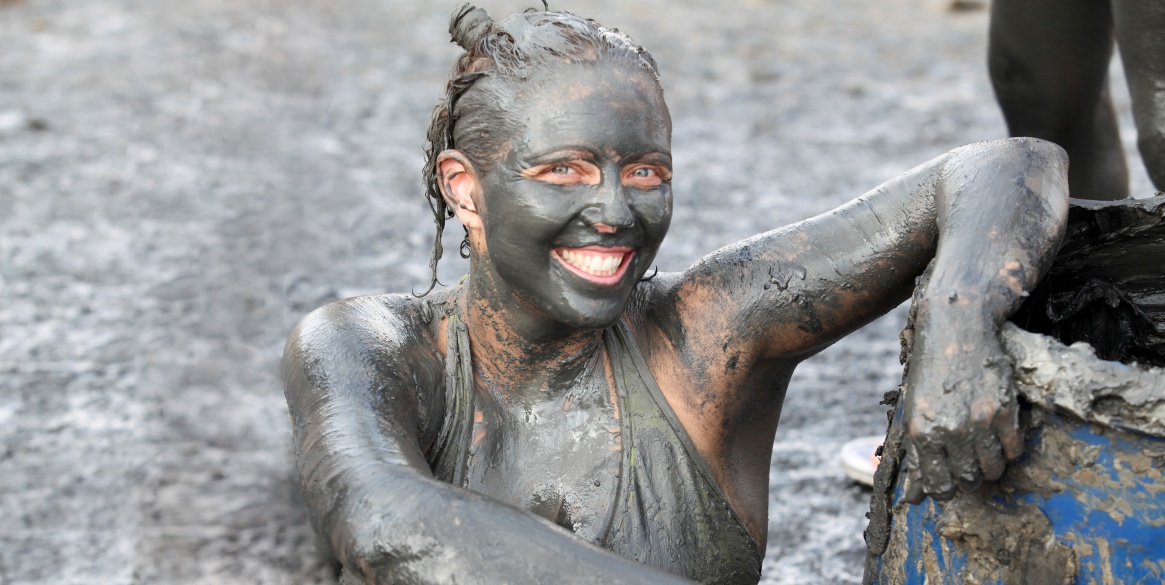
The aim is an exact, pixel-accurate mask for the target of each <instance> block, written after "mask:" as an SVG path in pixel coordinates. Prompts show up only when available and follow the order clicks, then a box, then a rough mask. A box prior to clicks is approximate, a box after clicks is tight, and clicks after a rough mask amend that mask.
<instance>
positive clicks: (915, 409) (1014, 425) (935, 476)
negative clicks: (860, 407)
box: [904, 139, 1068, 502]
mask: <svg viewBox="0 0 1165 585" xmlns="http://www.w3.org/2000/svg"><path fill="white" fill-rule="evenodd" d="M1005 144H1007V145H1008V147H1009V148H1008V149H1007V150H1006V151H999V149H997V148H995V147H994V146H993V143H986V144H976V145H971V146H969V147H966V149H964V150H963V151H961V152H959V153H958V155H957V156H953V157H952V158H951V159H950V160H949V161H947V162H946V163H945V164H944V167H943V170H942V172H941V174H940V178H941V180H940V182H939V189H938V190H937V191H936V198H935V201H936V204H937V206H938V207H937V220H938V228H939V234H940V237H939V242H938V249H937V251H936V254H935V259H934V264H933V267H932V272H931V273H930V274H928V275H927V276H926V278H924V279H923V281H922V282H921V283H920V288H919V290H918V291H917V292H916V293H915V294H916V297H915V311H916V315H915V321H914V334H913V349H912V355H911V359H910V363H909V364H908V373H907V378H906V404H905V411H904V416H905V422H906V429H907V440H906V447H907V467H908V469H909V470H910V471H909V481H908V485H907V498H908V499H909V500H911V501H913V502H918V501H921V500H922V498H923V497H924V496H925V495H931V496H934V497H935V498H938V499H946V498H949V497H951V496H953V495H954V494H955V492H956V491H958V490H959V489H963V490H971V489H974V488H975V487H977V486H978V485H979V483H980V482H981V481H982V480H984V479H986V480H994V479H997V478H998V477H999V476H1000V475H1001V474H1002V473H1003V469H1004V463H1005V461H1006V460H1011V459H1014V458H1016V457H1018V456H1019V454H1020V453H1021V452H1022V449H1023V441H1022V437H1021V436H1020V435H1019V431H1018V421H1017V417H1018V409H1017V405H1016V399H1015V395H1014V391H1013V389H1012V387H1011V383H1010V382H1011V376H1012V369H1011V362H1010V360H1009V359H1008V358H1007V357H1006V355H1005V354H1004V353H1003V350H1002V348H1001V346H1000V342H999V337H998V334H999V328H1000V326H1001V325H1002V323H1003V321H1004V320H1006V319H1007V318H1008V317H1009V316H1010V315H1011V314H1012V313H1013V312H1014V311H1015V310H1016V309H1018V308H1019V305H1020V304H1021V303H1022V302H1023V299H1024V298H1025V297H1026V296H1027V292H1028V291H1031V290H1032V289H1034V288H1035V285H1036V283H1037V281H1038V280H1039V279H1040V277H1041V276H1042V275H1043V274H1044V273H1045V272H1046V271H1047V270H1048V268H1049V267H1050V266H1051V263H1052V260H1053V258H1054V255H1055V252H1056V251H1057V250H1058V248H1059V243H1060V240H1061V238H1062V237H1063V233H1064V226H1065V222H1066V219H1067V210H1068V199H1067V198H1068V185H1067V166H1068V161H1067V157H1066V155H1065V154H1064V152H1063V151H1062V150H1061V149H1059V148H1058V147H1056V146H1054V145H1052V144H1050V143H1047V142H1041V141H1036V140H1034V139H1012V140H1009V141H1006V142H1005Z"/></svg>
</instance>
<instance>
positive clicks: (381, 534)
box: [319, 474, 446, 584]
mask: <svg viewBox="0 0 1165 585" xmlns="http://www.w3.org/2000/svg"><path fill="white" fill-rule="evenodd" d="M393 475H394V476H393V477H381V478H378V479H377V480H376V481H374V482H371V483H370V484H368V487H363V488H350V489H349V490H347V491H346V493H345V494H344V497H342V498H340V499H339V500H338V501H336V502H334V505H333V506H332V507H331V508H330V511H329V512H328V513H327V514H326V515H325V516H324V517H321V518H319V520H320V522H319V527H320V528H321V534H322V535H323V537H324V538H325V539H326V540H327V542H328V545H329V546H331V548H332V551H333V553H335V555H336V557H337V558H338V559H339V560H340V562H341V563H343V564H344V566H345V567H347V569H348V570H349V571H352V572H354V573H356V574H357V575H359V576H360V577H362V578H363V579H364V580H365V581H366V582H367V583H369V584H372V583H377V582H388V583H395V582H399V581H405V582H413V581H416V579H408V578H403V577H405V576H408V575H412V576H416V575H418V574H420V573H424V572H425V570H424V569H423V567H424V566H427V565H429V564H431V561H433V560H435V559H436V558H437V557H440V556H441V555H442V551H443V550H444V548H445V547H444V546H443V544H442V542H441V541H440V539H439V538H437V536H438V533H439V532H441V531H440V525H441V524H442V521H441V519H440V518H438V517H437V516H439V515H437V514H433V513H432V511H433V510H443V509H445V507H446V504H445V503H442V502H437V501H433V500H434V499H441V495H440V493H439V490H435V489H433V486H432V485H431V483H430V482H426V481H424V480H423V479H421V478H417V481H409V480H408V479H407V478H402V477H396V476H395V474H393ZM423 510H429V511H430V512H429V513H428V514H427V515H426V517H425V518H421V517H418V515H417V514H418V513H419V512H418V511H423ZM434 530H436V531H437V532H436V533H435V532H434ZM421 581H424V580H423V579H422V580H421Z"/></svg>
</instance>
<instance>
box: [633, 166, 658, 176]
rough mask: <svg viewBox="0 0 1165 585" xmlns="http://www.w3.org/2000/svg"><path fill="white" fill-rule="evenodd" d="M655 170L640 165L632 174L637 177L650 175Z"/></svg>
mask: <svg viewBox="0 0 1165 585" xmlns="http://www.w3.org/2000/svg"><path fill="white" fill-rule="evenodd" d="M654 172H655V171H653V170H651V169H649V168H647V167H640V168H638V169H635V170H634V171H633V172H632V173H631V174H632V175H634V176H636V177H650V176H651V175H652V174H653V173H654Z"/></svg>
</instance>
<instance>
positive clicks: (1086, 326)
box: [1012, 195, 1165, 366]
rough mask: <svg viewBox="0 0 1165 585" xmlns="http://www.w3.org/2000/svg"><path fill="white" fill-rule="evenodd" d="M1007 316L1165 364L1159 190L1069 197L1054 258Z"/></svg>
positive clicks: (1125, 356) (1163, 218) (1164, 243)
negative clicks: (1115, 197)
mask: <svg viewBox="0 0 1165 585" xmlns="http://www.w3.org/2000/svg"><path fill="white" fill-rule="evenodd" d="M1012 321H1013V322H1015V323H1016V324H1018V325H1019V326H1020V327H1023V328H1024V329H1026V330H1028V331H1031V332H1033V333H1043V334H1046V335H1050V336H1052V337H1055V338H1056V339H1058V340H1060V342H1062V343H1064V344H1065V345H1071V344H1073V343H1075V342H1077V341H1083V342H1086V343H1088V344H1089V345H1091V346H1092V347H1093V348H1094V349H1095V350H1096V355H1097V356H1098V357H1100V358H1101V359H1105V360H1114V361H1120V362H1124V363H1130V362H1137V363H1140V364H1147V365H1153V366H1165V195H1158V196H1157V197H1153V198H1151V199H1140V200H1133V201H1129V200H1126V201H1110V202H1093V201H1081V200H1076V201H1073V205H1072V208H1071V209H1070V210H1069V212H1068V232H1067V235H1066V236H1065V238H1064V246H1063V248H1061V250H1060V253H1059V255H1058V256H1057V257H1056V262H1055V264H1053V265H1052V268H1051V270H1050V271H1049V272H1048V275H1047V276H1045V277H1044V279H1043V281H1041V283H1040V285H1039V286H1038V287H1037V288H1036V290H1035V291H1034V292H1033V293H1032V295H1031V297H1030V298H1029V299H1028V302H1026V303H1024V305H1023V306H1022V307H1021V308H1020V310H1019V311H1018V312H1017V313H1016V314H1015V316H1014V317H1012Z"/></svg>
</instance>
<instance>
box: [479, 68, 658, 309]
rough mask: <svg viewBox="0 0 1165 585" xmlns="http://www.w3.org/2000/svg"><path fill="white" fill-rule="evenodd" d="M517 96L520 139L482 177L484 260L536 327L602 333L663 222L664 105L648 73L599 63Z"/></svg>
mask: <svg viewBox="0 0 1165 585" xmlns="http://www.w3.org/2000/svg"><path fill="white" fill-rule="evenodd" d="M520 91H521V94H520V95H518V96H516V99H515V104H514V105H515V106H516V109H517V114H516V115H515V118H514V119H516V120H517V121H518V122H519V125H520V126H521V129H520V130H519V131H518V132H517V133H516V134H515V136H514V137H513V139H512V140H511V141H510V144H509V146H510V149H509V151H508V152H507V154H506V156H505V157H503V158H502V159H501V160H500V161H499V162H498V163H497V164H496V165H495V166H494V167H493V168H492V169H491V170H490V171H489V172H487V173H485V174H484V175H483V177H482V187H483V192H484V197H483V201H482V206H481V208H479V212H480V214H481V217H482V225H483V228H484V234H485V240H486V245H487V249H488V258H489V261H490V262H492V264H493V267H494V269H495V271H496V273H497V274H498V275H499V276H500V277H501V280H502V281H504V283H505V284H506V286H507V287H508V288H510V289H511V291H512V292H513V293H514V294H515V296H516V297H517V298H518V299H520V300H521V301H523V302H524V303H525V304H527V305H529V306H532V307H533V308H535V309H536V310H537V311H538V312H540V313H543V314H544V316H546V317H549V318H551V319H553V320H555V321H558V322H561V323H564V324H567V325H571V326H575V327H606V326H609V325H611V324H612V323H614V322H615V321H616V320H617V319H618V317H619V315H620V313H622V311H623V308H624V306H625V304H626V302H627V299H628V297H629V296H630V294H631V291H632V290H633V289H634V287H635V285H636V283H637V282H638V281H639V280H640V278H642V277H643V275H644V273H645V272H646V271H647V269H648V266H649V265H650V264H651V262H652V260H653V259H654V258H655V254H656V251H658V249H659V245H660V243H661V242H662V241H663V237H664V235H665V234H666V233H667V229H668V226H669V225H670V223H671V210H672V193H671V118H670V116H669V115H668V111H667V106H666V105H665V104H664V102H663V96H662V95H660V93H659V91H658V90H657V89H656V86H655V83H654V81H653V80H652V79H651V78H650V77H649V76H648V74H647V73H646V72H643V71H638V70H634V69H631V68H621V67H610V66H609V65H604V64H601V63H599V64H594V65H590V64H588V65H570V66H564V67H562V68H561V69H559V70H558V71H557V72H555V73H553V74H551V75H549V76H547V77H546V78H543V79H539V81H538V82H537V83H536V84H535V83H528V84H526V85H524V86H522V87H521V90H520ZM511 115H513V114H511Z"/></svg>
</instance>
